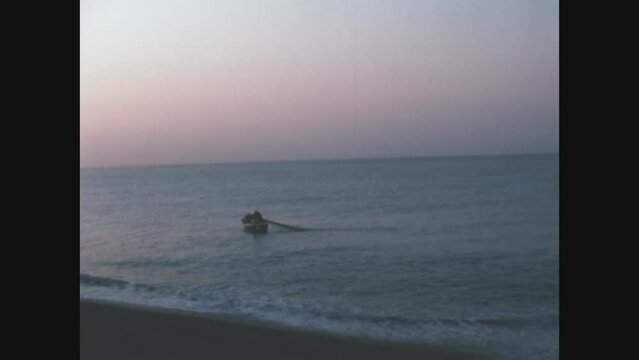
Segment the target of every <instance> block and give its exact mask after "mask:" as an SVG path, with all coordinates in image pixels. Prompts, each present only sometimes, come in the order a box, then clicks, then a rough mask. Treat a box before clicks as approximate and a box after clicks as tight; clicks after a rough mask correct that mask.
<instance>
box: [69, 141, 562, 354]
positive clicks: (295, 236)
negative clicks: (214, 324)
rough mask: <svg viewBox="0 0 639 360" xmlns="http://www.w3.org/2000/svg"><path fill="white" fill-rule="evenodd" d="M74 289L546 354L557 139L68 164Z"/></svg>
mask: <svg viewBox="0 0 639 360" xmlns="http://www.w3.org/2000/svg"><path fill="white" fill-rule="evenodd" d="M254 210H259V211H260V212H261V213H262V214H263V216H264V218H266V219H269V220H272V221H275V222H278V223H283V224H287V225H291V226H295V227H300V228H304V229H306V231H295V230H292V229H290V228H285V227H279V226H275V225H271V226H270V227H269V231H268V233H266V234H252V233H248V232H245V231H244V230H243V226H242V223H241V218H242V217H243V216H244V215H245V214H246V213H249V212H253V211H254ZM80 298H81V299H95V300H106V301H111V302H118V303H125V304H135V305H142V306H149V307H155V308H164V309H175V310H183V311H190V312H198V313H202V314H208V315H223V316H226V317H229V316H230V317H236V318H238V319H242V321H257V322H269V323H272V324H277V325H280V326H286V327H291V328H294V329H303V330H311V331H319V332H328V333H332V334H338V335H344V336H356V337H361V338H367V339H371V340H375V341H392V342H404V343H421V344H430V345H437V346H441V347H444V348H450V349H451V350H452V349H472V350H473V351H475V352H478V353H480V354H484V355H486V356H489V357H491V358H494V359H500V360H502V359H503V360H507V359H513V360H514V359H518V360H526V359H530V360H532V359H558V358H559V157H558V155H557V154H541V155H500V156H459V157H423V158H393V159H365V160H316V161H289V162H260V163H227V164H208V165H175V166H144V167H111V168H81V169H80Z"/></svg>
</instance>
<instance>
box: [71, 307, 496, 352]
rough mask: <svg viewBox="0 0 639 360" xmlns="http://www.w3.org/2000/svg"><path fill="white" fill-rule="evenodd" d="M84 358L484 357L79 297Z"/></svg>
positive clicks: (435, 348) (443, 349) (81, 341)
mask: <svg viewBox="0 0 639 360" xmlns="http://www.w3.org/2000/svg"><path fill="white" fill-rule="evenodd" d="M80 358H81V359H83V360H89V359H480V358H484V357H480V356H477V355H474V354H468V353H463V352H455V351H452V350H451V349H448V348H437V347H426V346H418V345H404V344H395V343H382V342H373V341H368V340H364V339H358V338H350V337H340V336H333V335H328V334H323V333H315V332H306V331H296V330H292V329H288V328H283V327H276V326H269V325H268V324H261V323H250V324H249V323H243V322H239V321H233V320H229V319H224V318H211V317H206V316H200V315H198V314H194V313H186V312H168V311H164V310H154V309H149V308H142V307H133V306H124V305H116V304H111V303H103V302H93V301H80Z"/></svg>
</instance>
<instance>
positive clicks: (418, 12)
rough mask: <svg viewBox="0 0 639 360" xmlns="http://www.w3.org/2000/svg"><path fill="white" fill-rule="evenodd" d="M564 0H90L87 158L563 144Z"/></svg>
mask: <svg viewBox="0 0 639 360" xmlns="http://www.w3.org/2000/svg"><path fill="white" fill-rule="evenodd" d="M558 6H559V5H558V1H557V0H553V1H550V0H440V1H439V0H432V1H431V0H359V1H358V0H340V1H338V0H252V1H251V0H172V1H168V0H82V1H81V3H80V166H81V167H91V166H118V165H152V164H190V163H219V162H243V161H275V160H306V159H352V158H378V157H405V156H451V155H453V156H454V155H482V154H518V153H557V152H558V151H559V9H558Z"/></svg>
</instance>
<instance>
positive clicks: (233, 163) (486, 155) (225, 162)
mask: <svg viewBox="0 0 639 360" xmlns="http://www.w3.org/2000/svg"><path fill="white" fill-rule="evenodd" d="M542 155H559V152H531V153H503V154H462V155H407V156H386V157H361V158H332V159H330V158H326V159H323V158H322V159H288V160H287V159H280V160H246V161H219V162H194V163H170V164H138V165H133V164H131V165H90V166H80V170H88V169H112V168H140V167H175V166H204V165H241V164H267V163H294V162H314V161H317V162H323V161H362V160H394V159H397V160H400V159H422V158H466V157H500V156H501V157H507V156H542Z"/></svg>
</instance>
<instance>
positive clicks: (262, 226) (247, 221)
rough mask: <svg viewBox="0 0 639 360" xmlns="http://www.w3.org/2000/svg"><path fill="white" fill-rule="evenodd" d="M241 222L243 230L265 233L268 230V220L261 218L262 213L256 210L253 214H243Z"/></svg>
mask: <svg viewBox="0 0 639 360" xmlns="http://www.w3.org/2000/svg"><path fill="white" fill-rule="evenodd" d="M242 224H244V231H248V232H251V233H265V232H267V231H268V221H266V219H264V218H262V214H260V213H259V212H258V211H257V210H256V211H255V213H254V214H250V213H249V214H246V215H244V217H243V218H242Z"/></svg>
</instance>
